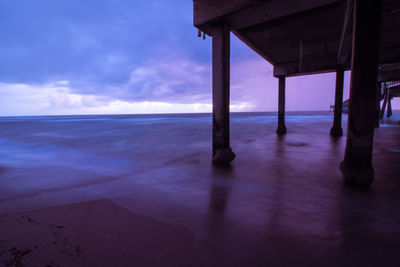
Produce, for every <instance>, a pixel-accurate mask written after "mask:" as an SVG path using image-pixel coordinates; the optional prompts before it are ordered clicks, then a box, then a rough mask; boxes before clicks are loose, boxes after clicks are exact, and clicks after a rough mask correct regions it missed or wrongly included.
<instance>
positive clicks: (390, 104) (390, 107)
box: [386, 90, 393, 118]
mask: <svg viewBox="0 0 400 267" xmlns="http://www.w3.org/2000/svg"><path fill="white" fill-rule="evenodd" d="M392 115H393V112H392V98H391V97H390V92H389V90H388V103H387V111H386V118H390V116H392Z"/></svg>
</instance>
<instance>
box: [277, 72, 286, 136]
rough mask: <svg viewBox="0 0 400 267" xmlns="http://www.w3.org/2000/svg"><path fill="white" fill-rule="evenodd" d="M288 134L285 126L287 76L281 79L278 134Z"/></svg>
mask: <svg viewBox="0 0 400 267" xmlns="http://www.w3.org/2000/svg"><path fill="white" fill-rule="evenodd" d="M286 132H287V129H286V125H285V76H280V77H279V100H278V129H276V133H277V134H285V133H286Z"/></svg>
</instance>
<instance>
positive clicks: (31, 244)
mask: <svg viewBox="0 0 400 267" xmlns="http://www.w3.org/2000/svg"><path fill="white" fill-rule="evenodd" d="M0 236H1V238H0V239H1V240H0V265H1V266H193V265H196V261H195V256H194V254H195V253H194V236H193V234H192V233H191V232H190V231H188V230H187V229H186V228H184V227H181V226H176V225H171V224H166V223H163V222H160V221H157V220H154V219H152V218H149V217H146V216H142V215H139V214H135V213H133V212H131V211H129V210H127V209H125V208H122V207H120V206H118V205H116V204H114V203H113V202H111V201H110V200H107V199H102V200H96V201H90V202H82V203H77V204H70V205H63V206H58V207H52V208H47V209H42V210H36V211H30V212H24V213H14V214H11V213H10V214H2V215H0Z"/></svg>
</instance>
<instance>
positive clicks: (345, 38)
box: [337, 0, 354, 66]
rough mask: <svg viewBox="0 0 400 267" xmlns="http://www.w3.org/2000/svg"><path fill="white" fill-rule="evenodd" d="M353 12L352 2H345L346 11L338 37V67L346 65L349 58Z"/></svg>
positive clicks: (348, 0) (352, 0) (351, 0)
mask: <svg viewBox="0 0 400 267" xmlns="http://www.w3.org/2000/svg"><path fill="white" fill-rule="evenodd" d="M353 11H354V0H347V1H346V11H345V15H344V22H343V27H342V34H341V36H340V42H339V50H338V59H337V61H338V65H339V66H345V65H348V61H349V59H350V56H351V37H352V36H351V33H352V27H351V26H352V24H353Z"/></svg>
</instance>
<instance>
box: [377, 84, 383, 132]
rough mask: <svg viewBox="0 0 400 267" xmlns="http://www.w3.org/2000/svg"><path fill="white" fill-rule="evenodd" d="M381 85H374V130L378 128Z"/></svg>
mask: <svg viewBox="0 0 400 267" xmlns="http://www.w3.org/2000/svg"><path fill="white" fill-rule="evenodd" d="M381 88H382V83H381V82H378V83H377V85H376V109H375V128H379V118H380V114H381V94H382V89H381Z"/></svg>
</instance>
